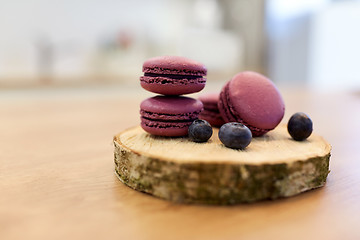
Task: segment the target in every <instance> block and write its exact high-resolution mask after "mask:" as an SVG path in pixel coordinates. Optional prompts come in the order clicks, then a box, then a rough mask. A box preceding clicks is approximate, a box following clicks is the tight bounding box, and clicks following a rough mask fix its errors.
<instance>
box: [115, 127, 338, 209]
mask: <svg viewBox="0 0 360 240" xmlns="http://www.w3.org/2000/svg"><path fill="white" fill-rule="evenodd" d="M114 146H115V151H114V162H115V171H116V174H117V175H118V177H119V179H120V180H121V181H122V182H123V183H125V184H126V185H128V186H129V187H131V188H133V189H135V190H138V191H141V192H146V193H150V194H152V195H154V196H157V197H160V198H164V199H167V200H171V201H174V202H181V203H201V204H218V205H228V204H236V203H242V202H254V201H259V200H264V199H276V198H281V197H290V196H293V195H296V194H299V193H301V192H305V191H308V190H311V189H314V188H318V187H322V186H323V185H324V184H325V181H326V177H327V175H328V173H329V157H330V149H331V147H330V145H329V144H328V143H327V142H326V141H325V140H324V139H323V138H322V137H320V136H318V135H316V134H315V133H313V134H312V135H311V136H310V137H309V138H308V139H306V140H305V141H301V142H299V141H294V140H292V139H291V137H290V136H289V134H288V132H287V127H286V125H284V124H283V125H280V126H278V127H277V128H276V129H274V130H273V131H270V132H269V133H267V134H266V135H264V136H262V137H257V138H253V139H252V141H251V143H250V145H249V146H248V147H247V148H246V149H244V150H234V149H230V148H227V147H225V146H224V145H223V144H222V143H221V141H220V140H219V138H218V129H217V128H214V134H213V135H212V137H211V138H210V139H209V140H208V141H207V142H206V143H201V144H200V143H194V142H192V141H191V140H189V139H188V138H186V137H183V138H179V137H178V138H169V137H159V136H153V135H151V134H148V133H146V132H145V131H144V130H143V129H142V128H141V127H140V126H137V127H133V128H130V129H127V130H125V131H123V132H122V133H120V134H118V135H116V136H115V137H114Z"/></svg>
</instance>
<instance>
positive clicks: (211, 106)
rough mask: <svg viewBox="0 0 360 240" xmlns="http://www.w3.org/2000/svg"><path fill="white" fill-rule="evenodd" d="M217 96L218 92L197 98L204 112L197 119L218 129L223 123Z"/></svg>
mask: <svg viewBox="0 0 360 240" xmlns="http://www.w3.org/2000/svg"><path fill="white" fill-rule="evenodd" d="M219 96H220V94H219V93H218V92H217V93H215V92H214V93H204V94H202V95H200V96H199V98H198V99H199V100H200V101H201V102H202V103H203V104H204V110H203V111H202V112H201V113H200V115H199V118H200V119H204V120H206V121H208V122H209V123H210V124H211V126H214V127H220V126H221V125H223V124H224V123H225V121H224V119H223V118H222V117H221V114H220V112H219V108H218V102H219Z"/></svg>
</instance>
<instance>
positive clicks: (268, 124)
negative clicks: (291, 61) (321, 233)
mask: <svg viewBox="0 0 360 240" xmlns="http://www.w3.org/2000/svg"><path fill="white" fill-rule="evenodd" d="M218 107H219V110H220V113H221V115H222V117H223V119H224V120H225V121H226V122H240V123H243V124H244V125H246V126H247V127H248V128H249V129H250V130H251V132H252V134H253V136H255V137H256V136H261V135H263V134H265V133H267V132H268V131H270V130H272V129H274V128H275V127H276V126H277V125H278V124H279V123H280V121H281V120H282V118H283V117H284V112H285V104H284V101H283V99H282V97H281V95H280V92H279V90H278V89H277V88H276V86H275V85H274V84H273V82H271V81H270V80H269V79H268V78H266V77H265V76H263V75H261V74H259V73H255V72H250V71H248V72H241V73H238V74H237V75H235V76H234V77H233V78H232V79H231V80H230V81H229V82H227V83H226V84H225V86H224V87H223V88H222V90H221V93H220V99H219V104H218Z"/></svg>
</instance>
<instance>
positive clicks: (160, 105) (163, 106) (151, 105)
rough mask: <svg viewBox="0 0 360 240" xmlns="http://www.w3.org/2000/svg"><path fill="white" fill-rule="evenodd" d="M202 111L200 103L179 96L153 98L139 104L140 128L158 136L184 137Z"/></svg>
mask: <svg viewBox="0 0 360 240" xmlns="http://www.w3.org/2000/svg"><path fill="white" fill-rule="evenodd" d="M202 109H203V104H202V103H201V101H199V100H196V99H193V98H189V97H181V96H155V97H152V98H148V99H145V100H144V101H142V103H141V104H140V115H141V127H142V128H143V129H144V130H145V131H146V132H148V133H150V134H153V135H158V136H169V137H176V136H186V135H187V134H188V128H189V126H190V124H191V123H192V122H193V121H194V120H196V119H198V116H199V114H200V112H201V111H202Z"/></svg>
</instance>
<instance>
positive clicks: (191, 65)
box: [143, 56, 207, 76]
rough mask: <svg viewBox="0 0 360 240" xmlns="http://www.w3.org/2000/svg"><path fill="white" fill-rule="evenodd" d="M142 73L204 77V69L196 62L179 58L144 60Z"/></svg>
mask: <svg viewBox="0 0 360 240" xmlns="http://www.w3.org/2000/svg"><path fill="white" fill-rule="evenodd" d="M143 72H144V73H157V74H178V75H196V76H205V75H206V73H207V69H206V67H205V66H204V65H203V64H202V63H200V62H197V61H194V60H192V59H189V58H185V57H181V56H159V57H154V58H150V59H148V60H146V61H145V62H144V64H143Z"/></svg>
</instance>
